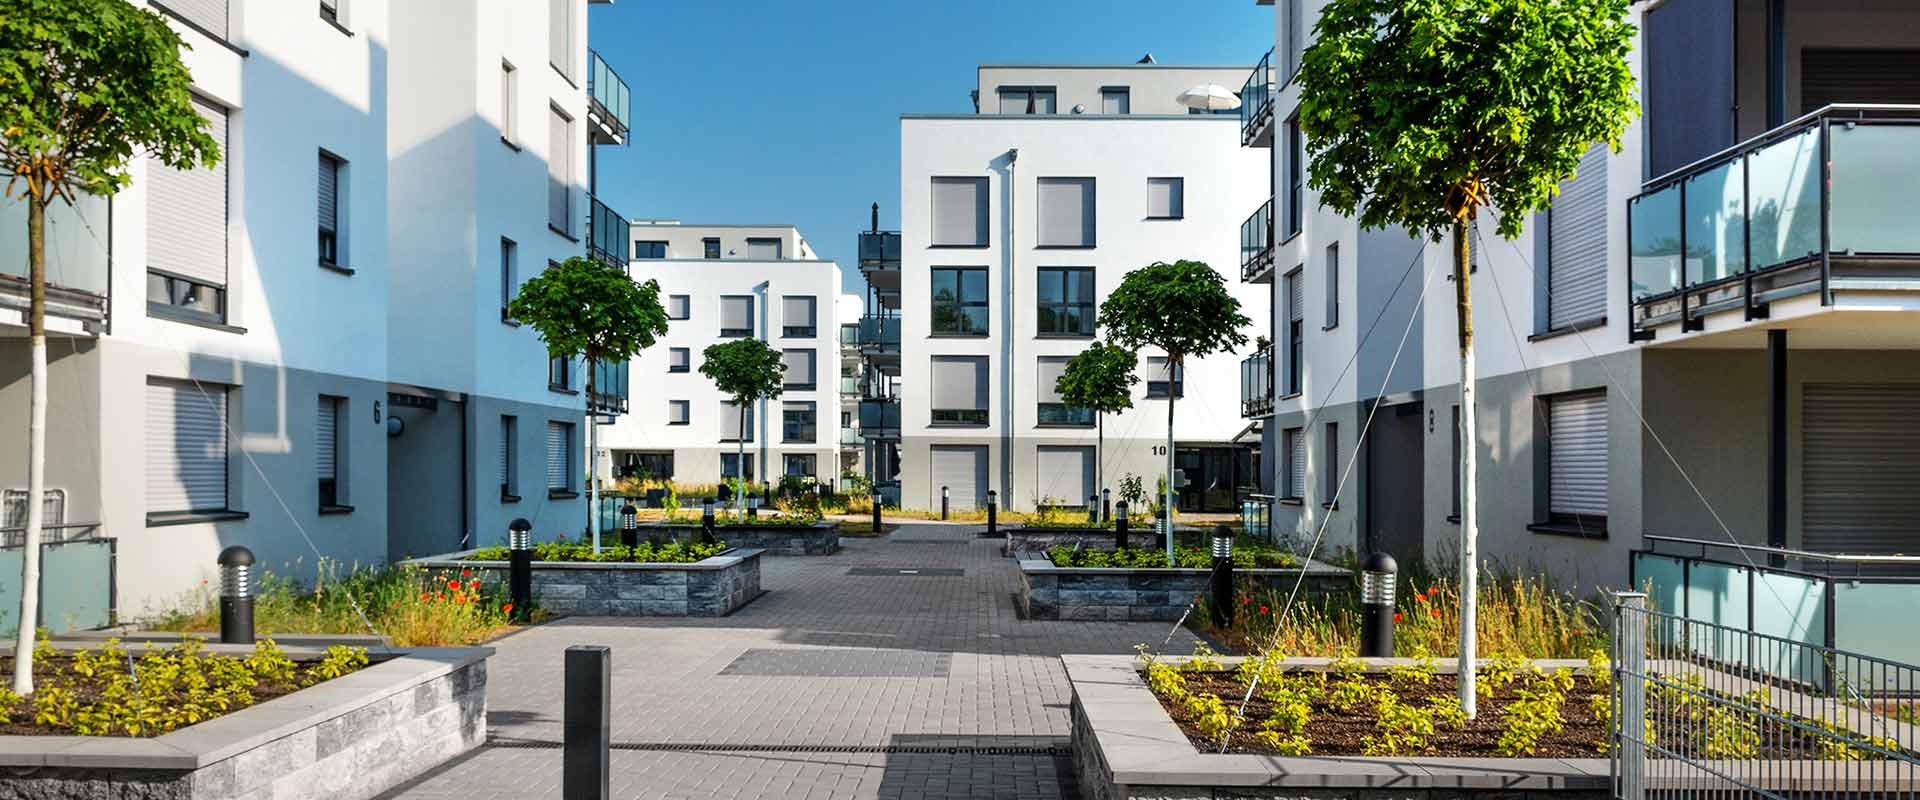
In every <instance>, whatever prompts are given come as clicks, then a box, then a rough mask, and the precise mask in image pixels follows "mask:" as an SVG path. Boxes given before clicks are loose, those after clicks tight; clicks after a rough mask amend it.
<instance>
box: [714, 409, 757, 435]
mask: <svg viewBox="0 0 1920 800" xmlns="http://www.w3.org/2000/svg"><path fill="white" fill-rule="evenodd" d="M720 441H723V442H751V441H753V406H751V405H749V406H747V407H746V408H744V409H743V408H741V407H740V406H736V405H734V404H733V403H732V401H727V400H722V401H721V402H720Z"/></svg>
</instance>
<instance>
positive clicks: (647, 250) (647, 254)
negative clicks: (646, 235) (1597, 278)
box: [633, 242, 667, 261]
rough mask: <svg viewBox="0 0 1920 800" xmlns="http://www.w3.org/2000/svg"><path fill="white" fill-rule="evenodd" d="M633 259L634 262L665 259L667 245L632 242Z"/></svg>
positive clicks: (663, 243)
mask: <svg viewBox="0 0 1920 800" xmlns="http://www.w3.org/2000/svg"><path fill="white" fill-rule="evenodd" d="M633 257H634V259H635V260H640V261H646V260H654V259H661V258H666V257H667V243H666V242H634V243H633Z"/></svg>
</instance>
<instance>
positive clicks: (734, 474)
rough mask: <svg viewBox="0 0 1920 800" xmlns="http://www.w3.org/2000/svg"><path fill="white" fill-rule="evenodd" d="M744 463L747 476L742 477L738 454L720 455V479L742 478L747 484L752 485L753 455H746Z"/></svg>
mask: <svg viewBox="0 0 1920 800" xmlns="http://www.w3.org/2000/svg"><path fill="white" fill-rule="evenodd" d="M746 462H747V474H746V475H744V476H742V475H741V474H740V454H739V453H721V454H720V477H722V478H740V477H744V478H745V479H746V481H747V483H753V455H752V454H748V455H747V458H746Z"/></svg>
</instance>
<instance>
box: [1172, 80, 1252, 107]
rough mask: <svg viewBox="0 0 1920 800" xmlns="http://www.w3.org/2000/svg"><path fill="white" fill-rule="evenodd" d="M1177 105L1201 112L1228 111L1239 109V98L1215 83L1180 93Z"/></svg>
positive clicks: (1204, 84) (1201, 85)
mask: <svg viewBox="0 0 1920 800" xmlns="http://www.w3.org/2000/svg"><path fill="white" fill-rule="evenodd" d="M1179 103H1180V105H1183V106H1186V107H1187V108H1197V109H1200V110H1201V111H1230V110H1232V109H1236V108H1239V107H1240V98H1239V97H1237V96H1235V95H1234V93H1233V92H1231V91H1228V90H1227V88H1226V87H1224V86H1221V85H1219V84H1217V83H1203V84H1200V85H1199V86H1195V87H1193V88H1191V89H1188V90H1186V91H1184V92H1181V93H1180V98H1179Z"/></svg>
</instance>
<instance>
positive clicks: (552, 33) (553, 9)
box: [547, 0, 574, 77]
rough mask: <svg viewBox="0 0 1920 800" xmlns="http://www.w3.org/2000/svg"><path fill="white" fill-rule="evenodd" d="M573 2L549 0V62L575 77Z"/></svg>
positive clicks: (570, 0)
mask: <svg viewBox="0 0 1920 800" xmlns="http://www.w3.org/2000/svg"><path fill="white" fill-rule="evenodd" d="M573 2H574V0H547V26H548V27H547V62H548V63H550V64H552V65H553V66H554V67H556V68H558V69H559V70H560V74H562V75H565V76H567V77H573Z"/></svg>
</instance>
